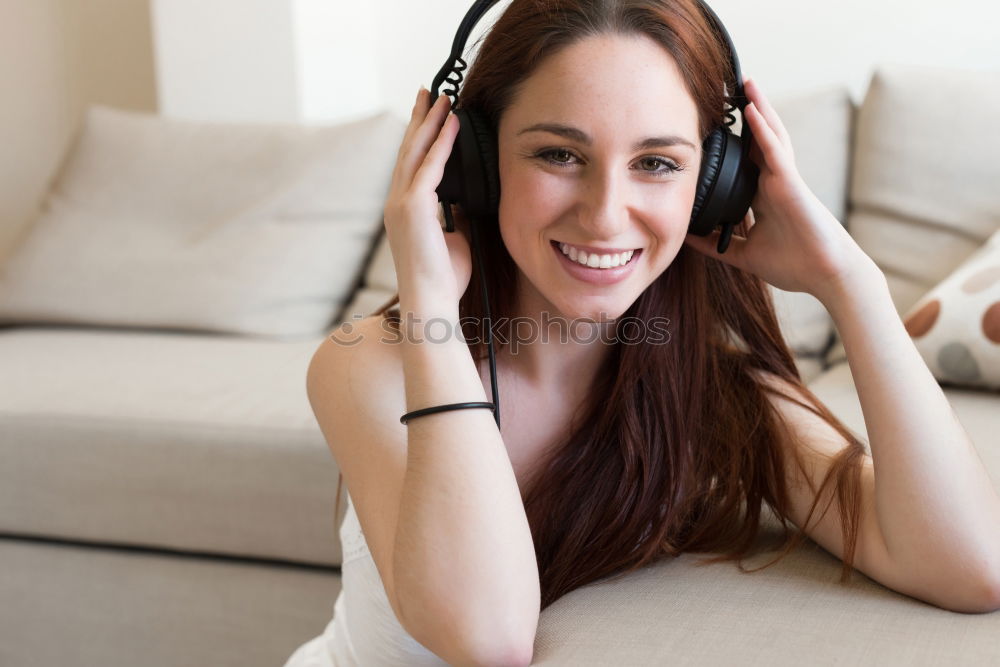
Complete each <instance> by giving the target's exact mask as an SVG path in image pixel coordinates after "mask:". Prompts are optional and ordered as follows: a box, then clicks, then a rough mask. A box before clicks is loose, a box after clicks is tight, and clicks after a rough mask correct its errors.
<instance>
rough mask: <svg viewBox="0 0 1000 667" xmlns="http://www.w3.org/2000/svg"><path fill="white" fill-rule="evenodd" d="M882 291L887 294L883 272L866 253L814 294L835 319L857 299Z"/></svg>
mask: <svg viewBox="0 0 1000 667" xmlns="http://www.w3.org/2000/svg"><path fill="white" fill-rule="evenodd" d="M883 292H884V293H885V294H886V295H888V294H889V284H888V282H887V281H886V277H885V274H884V273H883V272H882V270H881V269H880V268H879V267H878V265H877V264H875V262H874V261H872V259H871V258H870V257H868V255H861V256H860V257H859V258H858V260H857V261H855V262H854V263H853V264H852V265H851V266H850V267H849V268H847V269H846V270H844V271H842V272H841V273H840V275H839V276H838V277H837V278H836V279H834V280H830V281H828V282H827V284H826V285H825V289H824V290H823V291H822V292H821V293H818V294H815V295H814V296H815V297H816V298H817V299H818V300H819V301H820V302H821V303H822V304H823V306H824V307H825V308H826V310H827V312H829V313H830V315H831V317H833V319H834V321H836V320H837V319H838V317H839V315H840V313H841V312H843V311H844V310H845V308H847V307H849V306H850V304H852V303H854V302H856V301H857V300H858V299H860V298H862V297H868V296H871V295H873V294H876V293H883Z"/></svg>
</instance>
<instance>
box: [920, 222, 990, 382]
mask: <svg viewBox="0 0 1000 667" xmlns="http://www.w3.org/2000/svg"><path fill="white" fill-rule="evenodd" d="M903 323H904V324H905V326H906V330H907V332H908V333H909V334H910V337H911V338H912V339H913V342H914V344H915V345H916V346H917V349H918V350H919V351H920V354H921V356H922V357H923V358H924V361H925V362H926V363H927V366H928V368H930V369H931V372H932V373H933V374H934V377H936V378H937V379H938V381H940V382H941V383H942V384H951V385H956V386H963V387H973V388H985V389H1000V230H998V231H997V232H996V233H994V234H993V236H991V237H990V238H989V240H987V241H986V243H985V244H984V245H983V247H981V248H980V249H979V250H977V251H976V252H974V253H973V254H972V255H971V256H970V257H969V258H968V259H967V260H965V262H964V263H963V264H962V265H961V266H960V267H958V268H957V269H955V271H954V272H952V274H951V275H950V276H948V277H947V278H945V279H944V281H942V282H941V283H940V284H938V285H937V286H936V287H935V288H934V289H932V290H931V291H930V292H928V293H927V294H926V295H924V296H923V297H922V298H921V299H920V300H919V301H918V302H917V303H916V304H914V305H913V307H912V308H911V309H910V310H909V311H908V312H907V313H906V315H905V316H904V317H903Z"/></svg>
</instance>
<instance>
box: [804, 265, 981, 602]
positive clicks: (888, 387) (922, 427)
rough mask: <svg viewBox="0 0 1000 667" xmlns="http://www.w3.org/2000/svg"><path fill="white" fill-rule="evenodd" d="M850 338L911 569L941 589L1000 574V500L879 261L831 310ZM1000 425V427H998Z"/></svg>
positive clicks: (880, 505)
mask: <svg viewBox="0 0 1000 667" xmlns="http://www.w3.org/2000/svg"><path fill="white" fill-rule="evenodd" d="M824 305H826V307H827V309H828V310H829V312H830V314H831V315H832V316H833V319H834V323H835V325H836V327H837V330H838V331H839V333H840V335H841V338H842V339H843V342H844V349H845V351H846V353H847V360H848V363H849V365H850V368H851V373H852V375H853V376H854V382H855V386H856V388H857V393H858V398H859V399H860V402H861V408H862V411H863V413H864V419H865V427H866V429H867V432H868V439H869V443H870V445H871V450H872V459H873V463H874V468H875V480H876V481H875V506H876V513H877V516H878V521H879V525H880V527H881V530H882V534H883V536H884V539H885V544H886V547H887V549H888V551H889V553H890V554H891V555H892V557H893V560H894V561H896V562H897V563H898V564H899V566H900V567H901V568H904V569H905V570H906V571H908V572H912V573H913V575H914V576H915V577H916V578H917V579H918V580H920V581H925V582H927V584H928V586H932V585H933V586H934V587H935V588H936V589H937V590H948V589H949V587H950V588H951V589H955V587H956V584H965V583H968V585H969V587H970V588H968V589H966V590H974V589H975V588H976V587H977V586H981V585H982V584H983V583H984V582H986V581H987V578H988V577H989V576H991V573H992V576H997V572H998V570H997V563H998V559H1000V497H998V496H997V493H996V491H995V490H994V486H993V483H992V482H991V480H990V478H989V475H988V474H987V472H986V469H985V467H984V466H983V464H982V461H981V460H980V458H979V456H978V454H977V453H976V450H975V448H974V447H973V444H972V442H971V440H970V439H969V436H968V434H967V433H966V432H965V429H964V428H963V427H962V425H961V424H960V423H959V421H958V418H957V416H956V415H955V413H954V411H953V410H952V408H951V405H950V404H949V403H948V400H947V398H946V396H945V395H944V392H943V391H942V389H941V387H940V386H939V385H938V383H937V380H936V379H935V378H934V376H933V374H932V373H931V371H930V370H929V369H928V368H927V365H926V364H925V363H924V361H923V359H922V358H921V356H920V353H919V352H918V351H917V349H916V347H915V346H914V344H913V342H912V341H911V340H910V336H909V334H908V333H907V332H906V329H905V327H904V326H903V323H902V321H901V320H900V318H899V316H898V315H897V313H896V309H895V307H894V305H893V302H892V298H891V296H890V293H889V289H888V286H887V284H886V281H885V277H884V275H883V274H882V272H881V271H879V270H878V268H877V267H876V266H875V265H874V264H872V265H871V267H866V268H865V269H863V270H859V271H857V272H855V273H854V277H853V278H852V279H851V280H850V282H849V284H845V285H844V286H843V288H842V289H838V290H837V293H836V294H835V295H834V296H833V297H831V298H828V299H827V301H826V302H825V304H824ZM998 426H1000V424H998Z"/></svg>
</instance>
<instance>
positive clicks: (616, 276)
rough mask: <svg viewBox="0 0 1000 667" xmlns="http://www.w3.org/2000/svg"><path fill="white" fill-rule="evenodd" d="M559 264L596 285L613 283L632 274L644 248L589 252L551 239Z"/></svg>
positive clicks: (577, 277)
mask: <svg viewBox="0 0 1000 667" xmlns="http://www.w3.org/2000/svg"><path fill="white" fill-rule="evenodd" d="M550 243H551V245H552V249H553V251H554V252H555V253H556V255H557V257H558V260H559V264H560V265H561V266H562V267H563V268H564V269H565V270H566V272H567V273H569V275H570V276H572V277H574V278H576V279H577V280H581V281H583V282H587V283H591V284H594V285H611V284H614V283H617V282H620V281H622V280H624V279H625V278H627V277H628V276H629V275H631V273H632V271H633V269H634V267H635V265H636V263H637V262H638V261H639V257H640V256H641V255H642V248H638V249H635V250H626V251H624V252H615V253H602V254H600V255H598V254H597V253H587V252H586V251H584V250H579V249H577V248H576V247H574V246H571V245H569V244H566V243H559V242H557V241H551V242H550Z"/></svg>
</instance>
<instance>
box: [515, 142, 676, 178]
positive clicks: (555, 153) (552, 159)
mask: <svg viewBox="0 0 1000 667" xmlns="http://www.w3.org/2000/svg"><path fill="white" fill-rule="evenodd" d="M535 157H536V158H540V159H542V160H544V161H545V162H547V163H549V164H552V165H555V166H557V167H568V166H570V165H571V164H573V163H572V162H570V161H568V160H572V159H577V158H576V156H575V155H574V154H573V153H572V152H570V151H568V150H566V149H565V148H550V149H547V150H543V151H539V152H538V153H536V154H535ZM556 158H559V159H556ZM639 163H640V164H643V163H645V164H646V165H647V166H650V165H651V166H652V167H653V168H652V169H640V171H644V172H646V173H649V174H653V175H654V176H669V175H670V174H673V173H675V172H680V171H684V167H682V166H680V165H678V164H677V163H675V162H674V161H672V160H667V159H666V158H662V157H658V156H652V155H649V156H646V157H642V158H639ZM657 165H659V166H660V168H656V167H657Z"/></svg>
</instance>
